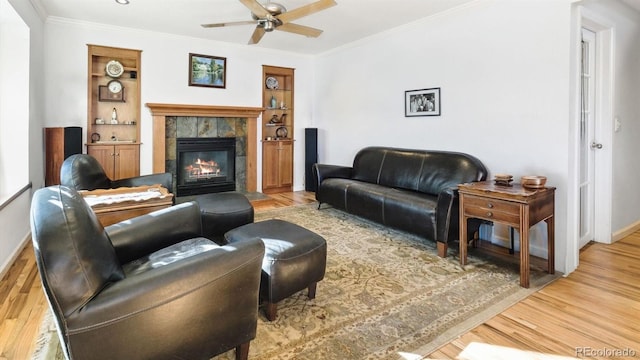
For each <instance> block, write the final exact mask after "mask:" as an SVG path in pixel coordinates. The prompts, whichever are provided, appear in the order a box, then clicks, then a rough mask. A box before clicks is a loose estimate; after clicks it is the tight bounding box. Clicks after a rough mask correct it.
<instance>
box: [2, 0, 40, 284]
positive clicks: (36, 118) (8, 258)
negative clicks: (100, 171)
mask: <svg viewBox="0 0 640 360" xmlns="http://www.w3.org/2000/svg"><path fill="white" fill-rule="evenodd" d="M9 3H10V4H11V5H12V7H13V8H14V9H15V10H16V12H17V13H18V15H20V17H21V18H22V20H23V21H24V22H25V23H26V24H27V26H28V27H29V30H30V31H29V39H30V52H31V57H30V59H29V143H30V144H32V146H31V149H30V151H29V164H28V166H29V180H30V181H31V182H32V184H33V186H34V187H35V188H38V187H41V186H42V184H43V183H44V163H43V151H44V150H43V148H42V125H41V118H42V114H43V105H42V104H43V103H44V100H43V99H44V97H43V91H42V87H43V83H44V79H43V78H44V75H43V74H44V73H43V71H42V69H43V62H44V56H43V50H42V49H43V22H42V20H41V19H40V18H39V16H38V14H37V12H36V11H35V9H34V8H33V7H32V6H31V4H30V2H28V1H24V0H9ZM22 185H23V186H26V185H27V184H26V183H25V184H22ZM30 199H31V193H30V192H29V191H27V192H24V193H22V195H20V196H19V197H18V198H16V199H15V200H13V201H12V202H11V203H10V204H8V205H7V206H6V207H5V208H3V209H2V210H1V211H0V229H2V234H1V235H0V236H1V237H0V274H3V273H4V271H5V270H7V269H8V267H9V265H11V263H12V261H13V259H14V258H15V257H16V256H17V255H18V253H19V252H20V250H21V249H22V246H23V244H24V243H25V241H26V240H27V238H28V234H29V207H30Z"/></svg>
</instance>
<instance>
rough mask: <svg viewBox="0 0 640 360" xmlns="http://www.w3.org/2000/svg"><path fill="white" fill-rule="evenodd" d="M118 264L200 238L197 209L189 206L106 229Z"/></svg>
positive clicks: (149, 215) (200, 222) (200, 227)
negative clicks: (118, 261)
mask: <svg viewBox="0 0 640 360" xmlns="http://www.w3.org/2000/svg"><path fill="white" fill-rule="evenodd" d="M105 230H106V232H107V235H108V236H109V238H110V239H111V243H112V244H113V247H114V249H115V250H116V254H117V256H118V259H119V260H120V263H127V262H129V261H132V260H135V259H138V258H140V257H141V256H144V255H146V254H149V253H151V252H154V251H156V250H160V249H162V248H165V247H167V246H169V245H173V244H175V243H178V242H181V241H184V240H187V239H190V238H193V237H199V236H202V220H201V216H200V207H199V206H198V204H197V203H196V202H188V203H183V204H179V205H175V206H171V207H168V208H166V209H162V210H158V211H154V212H152V213H149V214H147V215H142V216H138V217H135V218H133V219H129V220H126V221H122V222H119V223H116V224H113V225H110V226H107V227H106V228H105Z"/></svg>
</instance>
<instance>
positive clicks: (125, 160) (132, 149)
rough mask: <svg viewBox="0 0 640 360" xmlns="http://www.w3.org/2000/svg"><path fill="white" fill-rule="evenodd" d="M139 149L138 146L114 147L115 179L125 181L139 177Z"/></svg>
mask: <svg viewBox="0 0 640 360" xmlns="http://www.w3.org/2000/svg"><path fill="white" fill-rule="evenodd" d="M139 159H140V147H139V146H138V145H115V158H114V170H115V171H114V172H115V178H113V180H117V179H126V178H131V177H135V176H140V160H139Z"/></svg>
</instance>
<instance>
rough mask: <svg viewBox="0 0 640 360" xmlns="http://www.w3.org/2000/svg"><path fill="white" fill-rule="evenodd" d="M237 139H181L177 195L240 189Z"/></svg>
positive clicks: (178, 152) (177, 142) (178, 142)
mask: <svg viewBox="0 0 640 360" xmlns="http://www.w3.org/2000/svg"><path fill="white" fill-rule="evenodd" d="M235 150H236V138H177V139H176V153H177V156H176V160H177V162H176V165H177V169H176V175H177V187H176V191H177V196H188V195H197V194H205V193H212V192H222V191H233V190H235V189H236V180H235V173H236V166H235V159H236V151H235Z"/></svg>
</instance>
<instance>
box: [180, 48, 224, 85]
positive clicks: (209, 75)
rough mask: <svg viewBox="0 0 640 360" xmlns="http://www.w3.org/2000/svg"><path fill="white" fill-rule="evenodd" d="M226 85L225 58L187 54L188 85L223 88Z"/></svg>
mask: <svg viewBox="0 0 640 360" xmlns="http://www.w3.org/2000/svg"><path fill="white" fill-rule="evenodd" d="M226 85H227V58H224V57H218V56H209V55H201V54H191V53H190V54H189V86H204V87H213V88H222V89H224V88H225V87H226Z"/></svg>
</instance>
